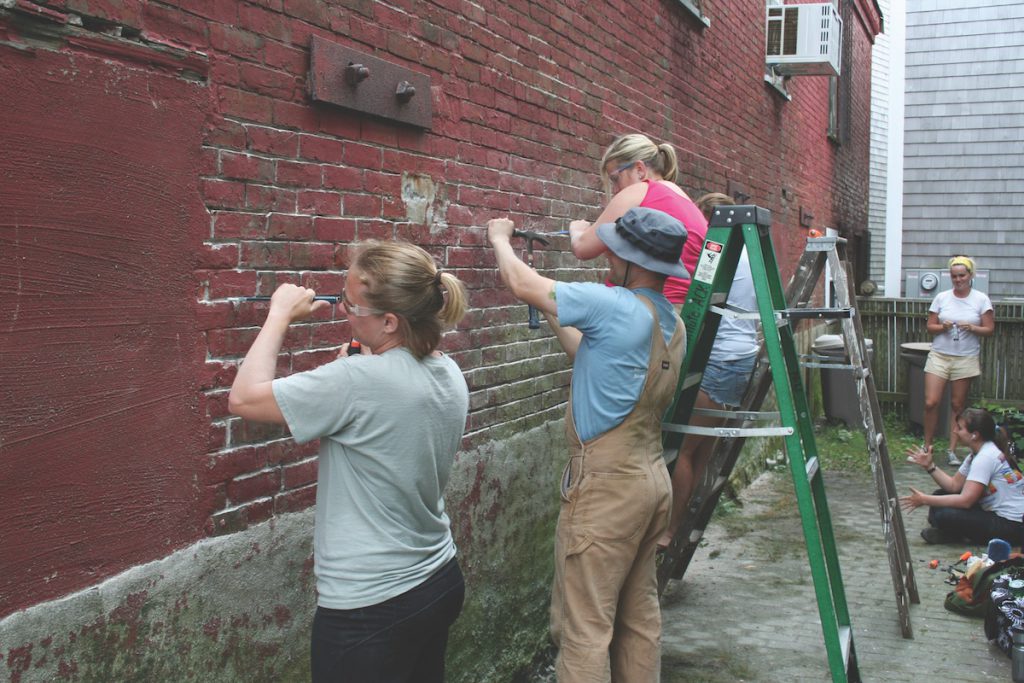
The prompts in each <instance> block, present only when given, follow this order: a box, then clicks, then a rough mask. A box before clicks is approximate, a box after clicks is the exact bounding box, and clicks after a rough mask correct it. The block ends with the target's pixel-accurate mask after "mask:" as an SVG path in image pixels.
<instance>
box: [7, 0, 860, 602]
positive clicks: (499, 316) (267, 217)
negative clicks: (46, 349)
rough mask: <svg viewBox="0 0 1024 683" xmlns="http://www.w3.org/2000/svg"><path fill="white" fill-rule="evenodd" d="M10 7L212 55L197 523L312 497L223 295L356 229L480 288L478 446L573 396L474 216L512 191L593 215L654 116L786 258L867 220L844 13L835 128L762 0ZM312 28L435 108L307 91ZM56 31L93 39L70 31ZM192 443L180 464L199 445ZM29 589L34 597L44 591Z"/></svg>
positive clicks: (320, 257) (459, 352)
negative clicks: (737, 194)
mask: <svg viewBox="0 0 1024 683" xmlns="http://www.w3.org/2000/svg"><path fill="white" fill-rule="evenodd" d="M15 5H16V7H15V8H14V9H13V10H9V11H7V12H5V13H2V14H0V38H3V39H4V40H5V41H7V43H9V44H15V45H17V44H19V43H20V42H25V41H26V40H27V39H26V38H25V33H26V29H25V28H24V27H25V25H26V22H30V19H29V17H37V18H36V19H32V20H31V21H37V22H49V23H51V24H53V25H55V26H61V25H66V26H70V25H71V24H74V23H75V21H76V20H75V18H74V17H75V16H80V17H84V19H83V21H82V23H83V24H84V27H83V28H82V29H77V28H66V29H65V30H67V31H70V32H71V33H75V34H78V33H90V32H93V33H95V32H108V33H109V32H111V31H116V30H120V31H121V33H122V35H123V36H124V38H123V40H125V41H127V42H129V43H138V42H139V41H142V42H148V43H153V44H161V45H167V46H172V47H174V48H176V49H179V50H182V51H184V52H185V53H196V54H199V53H201V57H202V59H203V61H204V62H206V63H208V65H209V66H208V77H207V78H206V80H205V81H204V83H203V87H205V89H206V90H205V96H206V97H207V99H206V101H205V109H206V120H205V122H204V125H203V128H202V130H201V131H200V133H201V135H200V138H201V143H200V147H199V149H198V150H197V151H198V159H197V163H196V167H195V169H194V172H195V180H196V184H197V186H198V188H199V189H198V194H199V198H200V199H201V201H202V202H203V203H204V204H205V207H206V209H207V215H205V216H202V217H200V218H197V219H196V221H198V223H199V224H198V225H194V226H192V227H193V228H195V229H196V230H197V231H198V233H199V234H201V235H202V245H201V247H200V248H199V249H198V253H197V254H196V262H197V263H196V267H195V270H194V282H195V287H196V290H195V291H196V305H195V321H194V326H193V327H192V329H193V330H194V329H198V330H199V332H200V333H201V335H202V346H203V349H204V353H203V354H202V355H203V357H204V358H205V361H204V362H203V367H202V369H201V373H200V377H199V378H198V383H199V385H200V386H199V397H198V400H199V409H200V410H201V423H202V425H203V427H202V431H203V432H204V434H203V437H204V438H203V442H204V443H203V445H202V447H201V451H202V452H201V453H199V454H198V455H199V456H200V457H199V458H198V459H199V460H201V461H202V465H201V466H200V467H198V468H196V471H195V472H194V474H195V475H196V477H197V486H198V487H199V488H200V489H201V495H200V496H199V499H200V500H201V501H202V503H201V506H200V507H201V509H199V510H198V511H197V514H198V517H199V518H200V519H202V520H205V523H204V524H195V525H193V526H191V527H187V529H186V531H185V533H184V535H185V536H191V537H193V538H198V537H200V536H202V535H203V534H210V533H224V532H230V531H233V530H237V529H240V528H244V526H245V525H246V524H250V523H253V522H258V521H261V520H264V519H267V518H268V517H270V516H271V515H273V514H275V513H276V512H283V511H288V510H295V509H300V508H303V507H306V506H308V505H310V504H311V503H312V501H313V497H314V485H313V482H314V481H315V460H314V453H315V449H314V448H313V447H311V446H304V447H296V446H294V445H292V444H291V443H290V442H289V441H287V440H286V439H285V438H284V437H285V434H284V431H283V430H281V429H279V428H274V427H267V426H262V425H257V424H254V423H247V422H243V421H241V420H238V419H236V418H232V417H230V416H229V415H228V413H227V410H226V404H227V398H226V392H227V389H228V387H229V386H230V383H231V380H232V378H233V376H234V371H235V367H236V364H237V362H238V360H239V358H240V357H241V356H242V355H243V354H244V352H245V350H246V349H247V347H248V345H249V343H250V342H251V341H252V339H253V337H254V335H255V333H256V331H257V325H258V324H259V323H260V322H261V320H262V316H263V314H264V309H262V308H260V307H259V306H257V305H252V304H246V305H239V304H236V303H234V302H232V301H229V300H228V297H233V296H239V295H246V294H253V293H260V294H269V293H270V292H271V291H272V290H273V289H274V287H275V286H276V285H277V284H279V283H281V282H302V283H305V284H308V285H311V286H314V287H316V288H317V289H319V290H322V291H323V292H333V293H336V292H337V291H338V290H339V289H340V286H341V282H342V275H343V270H344V268H345V265H346V245H347V244H348V243H349V242H351V241H352V240H356V239H365V238H386V239H391V238H401V239H408V240H411V241H413V242H416V243H418V244H420V245H422V246H424V247H425V248H427V249H429V250H430V251H432V253H434V254H435V255H436V257H437V258H438V260H439V261H440V263H441V264H442V265H443V266H444V267H445V268H447V269H449V270H453V271H455V272H456V274H457V275H458V276H460V277H462V278H463V279H464V281H465V282H466V283H467V284H468V285H469V287H470V288H471V301H472V304H473V306H474V309H473V310H472V311H471V313H470V314H469V316H468V317H467V319H466V321H465V322H464V323H463V325H461V326H460V328H459V330H458V331H457V332H455V333H453V334H451V335H449V336H448V337H447V338H446V342H445V349H446V350H447V351H449V352H451V353H452V354H453V355H454V357H455V358H456V359H457V360H458V362H459V363H460V365H461V366H462V367H463V369H464V370H465V371H466V374H467V378H468V380H469V382H470V386H471V390H472V413H471V415H470V419H469V431H468V435H467V439H466V446H467V448H472V447H474V446H476V445H479V444H482V443H485V442H488V441H491V440H494V439H500V438H501V437H502V435H504V434H509V433H513V432H519V431H522V430H524V429H527V428H529V427H532V426H536V425H537V424H540V423H542V422H545V421H548V420H552V419H556V418H557V417H559V416H560V415H561V412H562V410H563V403H564V400H565V398H566V395H565V387H566V385H567V382H568V372H567V370H566V365H565V361H564V359H563V358H562V357H561V356H560V355H559V354H558V353H557V349H556V348H555V346H554V344H553V343H552V342H551V340H550V338H547V337H545V336H544V334H543V333H531V332H529V331H528V330H527V329H526V326H525V316H526V311H525V307H524V306H521V305H519V304H517V303H515V302H514V301H513V299H512V298H511V297H510V296H509V294H508V293H507V292H506V291H505V290H504V289H502V288H501V287H500V286H499V284H498V279H497V276H496V273H495V271H494V268H493V260H492V258H491V254H490V253H489V250H488V249H487V248H486V247H485V244H484V233H483V229H482V228H481V227H480V226H482V225H484V224H485V222H486V220H487V219H488V218H490V217H493V216H498V215H504V214H508V215H510V216H512V217H513V218H514V219H515V220H516V221H517V223H518V224H519V225H521V226H523V227H527V228H533V229H538V230H543V231H553V230H559V229H564V228H565V227H566V226H567V223H568V221H569V220H571V219H574V218H590V219H593V218H595V217H596V216H597V213H598V211H597V208H598V206H599V204H600V203H601V201H602V200H603V197H602V195H601V193H600V192H599V179H598V176H597V174H596V171H597V164H598V160H599V158H600V155H601V153H602V151H603V149H604V147H605V146H606V145H607V144H608V143H609V142H610V141H611V140H612V138H613V137H614V136H615V135H617V134H620V133H624V132H629V131H633V130H640V131H643V132H646V133H648V134H649V135H651V136H652V137H653V138H655V139H657V140H667V141H669V142H672V143H673V144H675V145H676V146H677V148H678V149H679V152H680V161H681V166H682V179H681V184H682V185H683V186H684V188H685V189H686V190H687V191H689V192H690V193H691V194H693V195H697V194H700V193H702V192H705V191H710V190H717V191H725V190H726V187H727V183H728V182H729V181H733V182H737V183H739V184H741V185H742V187H743V188H744V189H745V191H746V192H747V193H748V194H749V195H750V197H751V199H750V201H751V203H757V204H760V205H762V206H765V207H767V208H769V209H771V210H772V212H773V215H774V221H775V227H774V230H775V233H774V234H775V240H776V245H777V249H778V251H779V252H780V254H779V257H780V262H781V263H782V264H784V268H785V269H786V270H787V272H786V273H784V275H788V271H789V270H790V269H791V268H792V265H793V263H794V262H795V259H796V257H797V256H798V253H799V251H800V249H801V248H802V240H803V238H804V236H805V231H804V230H802V229H800V227H799V212H800V207H801V206H803V207H804V208H805V209H806V210H807V211H809V212H811V213H813V214H814V216H815V221H814V222H815V226H816V227H821V226H826V225H827V226H840V225H841V226H844V227H845V228H847V229H854V228H856V227H857V226H860V225H862V224H864V223H866V213H867V192H866V186H867V173H868V164H867V154H868V145H867V127H868V121H869V114H868V95H869V87H868V80H867V79H868V77H869V75H870V73H869V68H870V67H869V65H870V59H869V49H870V48H869V42H870V41H869V39H868V37H867V33H866V32H865V30H864V28H863V26H862V25H860V24H858V22H856V21H851V20H849V19H847V23H846V38H847V41H848V45H847V47H848V52H847V55H848V58H847V59H846V60H845V62H844V64H845V67H846V69H847V73H851V74H853V78H854V80H853V81H852V82H851V84H850V86H849V101H848V102H847V103H846V106H847V110H848V116H849V120H848V126H849V128H848V135H847V137H846V139H845V140H843V142H842V144H840V145H837V144H835V143H833V142H831V141H829V140H828V138H827V137H826V129H827V116H828V113H827V102H828V90H827V85H828V82H827V79H826V78H823V77H798V78H794V79H792V80H791V81H790V85H789V88H790V91H791V93H792V101H786V100H785V99H784V98H782V97H781V96H780V95H779V93H777V92H776V91H775V90H773V89H772V88H770V87H768V86H767V85H766V84H765V83H764V82H763V74H764V65H763V61H764V60H763V43H764V26H763V24H764V3H763V2H762V1H758V0H738V1H735V2H728V3H727V2H722V1H717V2H716V1H714V0H706V1H705V12H706V13H707V15H708V16H709V17H710V19H711V26H710V27H709V28H704V27H703V26H702V25H701V24H700V23H699V22H697V21H696V20H695V19H694V17H693V16H692V15H689V14H688V13H687V11H686V10H685V9H684V8H683V7H681V6H680V5H678V4H677V3H675V2H673V1H672V0H661V1H660V2H655V3H648V4H646V5H637V4H636V3H631V2H626V1H625V0H610V1H603V0H602V1H582V0H559V1H558V2H555V1H554V0H508V1H503V2H496V1H494V0H480V1H479V2H469V1H468V0H435V1H433V2H425V1H421V2H413V1H412V0H398V1H397V2H391V3H387V4H385V3H381V2H376V1H375V0H345V1H344V2H326V1H324V0H251V1H242V0H174V1H171V0H168V1H167V2H156V1H143V0H135V1H131V0H125V1H122V2H111V1H110V0H53V1H51V2H42V3H36V4H32V3H29V2H27V1H25V0H19V1H18V2H16V3H15ZM844 14H845V15H846V16H847V17H849V12H848V11H847V12H845V13H844ZM69 17H70V18H69ZM314 34H316V35H320V36H323V37H325V38H328V39H330V40H334V41H336V42H339V43H342V44H345V45H347V46H350V47H354V48H356V49H360V50H364V51H366V52H369V53H372V54H373V55H375V56H377V57H379V58H383V59H387V60H390V61H393V62H396V63H398V64H402V65H405V66H408V67H410V68H413V69H415V70H417V71H420V72H422V73H426V74H428V75H429V76H430V78H431V81H432V92H431V93H430V96H431V97H432V101H433V107H434V118H433V125H432V127H431V129H430V130H429V131H427V132H420V131H417V130H415V129H411V128H408V127H404V126H401V125H397V124H392V123H388V122H381V121H377V120H374V119H370V118H367V117H364V116H361V115H356V114H351V113H346V112H344V111H342V110H338V109H334V108H331V107H329V106H324V105H314V104H312V103H311V102H310V101H309V99H308V97H307V95H306V72H307V70H308V66H309V50H308V46H309V43H310V36H311V35H314ZM8 49H12V48H3V47H0V51H3V50H8ZM45 49H59V50H62V51H66V52H74V51H75V50H78V49H81V48H80V47H76V44H75V43H74V42H73V41H72V42H64V43H62V44H60V45H50V46H47V47H46V48H45ZM28 68H31V67H28ZM413 186H415V187H417V188H419V189H421V190H423V189H424V188H425V189H426V194H427V196H428V200H427V204H426V207H425V208H424V207H420V208H419V209H417V208H415V207H413V206H412V204H411V203H410V202H409V201H407V200H406V199H403V187H406V188H411V187H413ZM407 191H408V190H407ZM424 211H426V214H427V216H428V217H427V218H424V217H423V216H424ZM565 248H566V245H565V243H564V240H562V242H561V243H556V244H555V245H553V247H552V248H551V249H550V250H548V251H547V252H546V253H544V254H542V255H540V256H539V257H538V260H537V264H538V266H539V267H541V268H543V269H549V270H550V272H551V273H552V274H554V275H555V276H558V277H563V278H570V277H572V278H576V277H581V276H586V277H593V276H594V274H592V273H591V274H588V273H581V272H579V268H580V266H579V264H578V263H577V262H576V261H575V259H574V258H572V256H571V254H568V253H566V251H565ZM347 335H348V330H347V324H346V323H345V322H344V321H343V320H340V319H338V318H337V317H336V316H335V315H334V314H333V313H332V312H331V311H328V312H325V313H324V314H323V315H321V316H320V317H319V318H318V319H317V320H316V321H314V322H313V323H311V324H308V325H300V326H297V327H296V328H295V329H294V330H293V332H292V334H291V335H290V336H289V338H288V341H287V344H286V351H287V353H286V354H284V355H282V357H281V361H280V371H281V372H282V373H285V372H291V371H295V370H301V369H305V368H308V367H311V366H313V365H316V364H318V363H321V362H323V361H324V360H325V359H327V358H330V357H331V356H332V355H333V354H334V353H336V349H337V347H338V345H339V344H340V343H341V342H343V341H345V340H347ZM187 455H188V457H186V458H185V462H190V463H191V462H194V461H195V460H197V458H195V457H193V456H195V455H197V454H195V453H189V454H187ZM83 495H86V496H87V495H88V494H83ZM4 498H5V499H6V500H7V501H10V502H9V503H4V505H8V504H10V505H16V504H17V502H16V501H15V500H12V499H11V497H10V496H4ZM111 550H112V549H111ZM166 551H167V548H165V547H160V548H153V549H152V555H153V557H158V556H161V555H162V554H163V553H165V552H166ZM95 578H96V577H95V576H87V575H85V574H82V575H78V576H77V577H76V580H75V581H73V582H72V583H77V584H78V585H87V584H88V583H89V582H90V581H93V580H95ZM23 588H24V589H25V595H26V599H27V600H29V601H35V600H38V599H41V598H43V597H48V596H50V595H52V591H49V590H47V589H46V588H40V587H38V586H35V585H33V586H29V585H27V584H26V585H25V586H23Z"/></svg>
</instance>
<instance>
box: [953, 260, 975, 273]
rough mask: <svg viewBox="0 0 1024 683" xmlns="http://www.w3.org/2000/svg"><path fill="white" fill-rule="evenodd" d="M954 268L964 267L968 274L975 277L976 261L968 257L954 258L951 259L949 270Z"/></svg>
mask: <svg viewBox="0 0 1024 683" xmlns="http://www.w3.org/2000/svg"><path fill="white" fill-rule="evenodd" d="M953 266H963V267H964V268H966V269H967V273H968V274H970V275H974V261H972V260H971V259H970V258H968V257H967V256H954V257H953V258H951V259H949V268H952V267H953Z"/></svg>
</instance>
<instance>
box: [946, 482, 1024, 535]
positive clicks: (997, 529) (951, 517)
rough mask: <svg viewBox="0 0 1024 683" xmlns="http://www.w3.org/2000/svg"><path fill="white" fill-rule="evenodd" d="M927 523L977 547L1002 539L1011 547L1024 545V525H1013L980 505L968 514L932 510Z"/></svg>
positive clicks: (960, 511) (956, 509)
mask: <svg viewBox="0 0 1024 683" xmlns="http://www.w3.org/2000/svg"><path fill="white" fill-rule="evenodd" d="M935 495H949V492H948V491H944V490H943V489H939V490H937V491H935ZM928 523H929V524H931V525H932V526H933V527H935V528H936V529H941V530H942V531H945V532H947V533H948V534H950V535H953V536H959V537H961V538H968V539H970V540H971V542H972V543H977V544H978V545H985V544H986V543H988V542H989V541H990V540H992V539H993V538H1001V539H1003V540H1004V541H1006V542H1007V543H1009V544H1010V545H1012V546H1019V545H1021V544H1022V543H1024V522H1013V521H1011V520H1009V519H1006V518H1005V517H1000V516H999V515H997V514H996V513H994V512H987V511H985V510H982V509H981V506H980V505H975V506H974V507H971V508H968V509H966V510H962V509H960V508H948V507H937V506H936V507H930V508H928Z"/></svg>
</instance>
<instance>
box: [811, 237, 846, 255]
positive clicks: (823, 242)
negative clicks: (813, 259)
mask: <svg viewBox="0 0 1024 683" xmlns="http://www.w3.org/2000/svg"><path fill="white" fill-rule="evenodd" d="M837 244H846V238H845V237H839V236H838V235H825V236H824V237H808V238H807V251H832V250H833V249H834V248H835V246H836V245H837Z"/></svg>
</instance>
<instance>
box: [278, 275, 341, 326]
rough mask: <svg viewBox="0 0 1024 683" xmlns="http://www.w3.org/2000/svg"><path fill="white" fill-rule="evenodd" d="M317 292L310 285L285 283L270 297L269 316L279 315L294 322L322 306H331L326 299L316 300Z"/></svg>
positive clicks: (306, 316)
mask: <svg viewBox="0 0 1024 683" xmlns="http://www.w3.org/2000/svg"><path fill="white" fill-rule="evenodd" d="M314 296H316V292H315V291H314V290H312V289H309V288H308V287H299V286H298V285H293V284H283V285H281V286H280V287H278V288H277V289H276V290H274V295H273V296H272V297H270V311H269V312H268V313H267V318H270V317H272V316H273V317H278V318H283V319H285V320H287V321H288V322H289V323H293V322H295V321H296V320H304V319H305V318H308V317H309V316H311V315H312V314H313V312H314V311H318V310H320V309H321V308H324V307H326V306H330V304H329V303H328V302H326V301H314V300H313V297H314Z"/></svg>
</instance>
